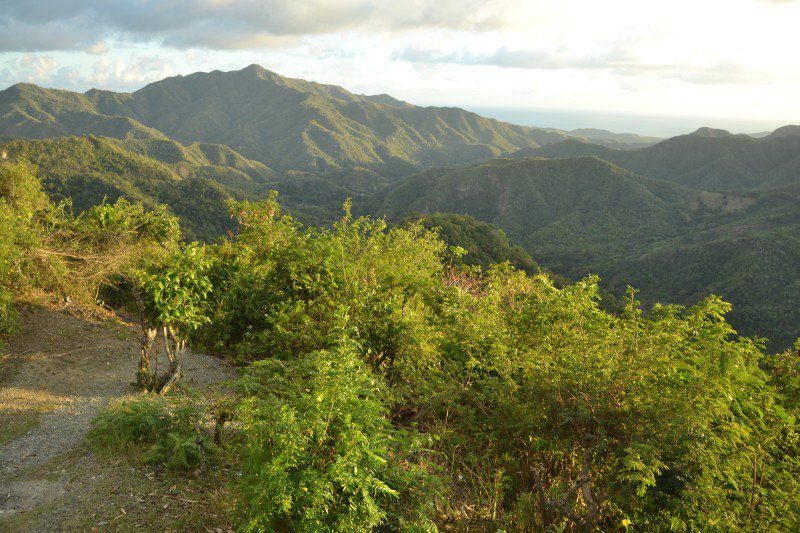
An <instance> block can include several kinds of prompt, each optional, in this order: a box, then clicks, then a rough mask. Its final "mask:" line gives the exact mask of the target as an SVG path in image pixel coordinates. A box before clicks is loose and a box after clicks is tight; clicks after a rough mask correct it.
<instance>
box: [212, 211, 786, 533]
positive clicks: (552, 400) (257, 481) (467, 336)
mask: <svg viewBox="0 0 800 533" xmlns="http://www.w3.org/2000/svg"><path fill="white" fill-rule="evenodd" d="M231 207H232V209H233V211H234V212H235V213H236V214H237V217H238V219H239V222H240V225H241V232H240V234H239V235H238V236H237V237H236V238H235V239H231V240H228V241H226V242H224V243H222V244H221V245H220V246H219V247H218V248H217V249H216V257H217V260H216V263H215V266H214V267H213V269H212V275H211V278H212V280H213V284H214V290H213V291H212V295H211V297H212V300H213V303H212V305H211V307H212V309H213V310H214V312H213V314H212V320H211V323H210V324H208V325H205V326H203V327H201V329H200V330H199V334H198V339H200V340H201V341H202V342H204V343H206V344H207V345H209V346H213V347H216V349H220V350H231V351H234V352H236V353H238V355H239V357H240V361H242V362H251V363H250V365H251V366H250V370H249V372H250V376H251V377H250V378H249V381H246V383H247V384H249V386H250V387H251V388H250V389H249V396H248V400H247V401H246V402H245V403H244V404H243V411H242V417H243V418H244V419H245V420H246V422H245V424H244V428H245V434H246V436H247V438H248V439H251V440H249V441H248V442H249V444H248V446H249V448H248V452H247V453H248V454H254V455H248V457H250V458H251V460H250V462H248V466H247V472H249V474H248V476H247V477H246V481H245V489H244V492H243V494H244V502H243V505H244V506H245V507H244V512H245V515H246V517H247V518H246V520H247V521H248V522H247V523H249V524H250V526H251V527H252V528H254V529H258V528H267V529H268V528H270V527H272V528H279V527H283V526H286V525H287V524H294V525H295V526H296V525H297V524H307V527H308V528H314V527H318V528H319V527H323V526H325V527H335V526H334V525H332V524H334V523H338V524H339V525H341V524H344V523H345V522H341V523H339V522H326V523H320V522H314V521H315V520H322V516H323V515H321V514H318V513H317V511H316V510H315V511H309V513H311V514H309V515H308V516H305V515H302V514H292V513H294V510H297V509H300V508H302V509H317V510H318V509H320V508H321V507H315V506H322V505H323V504H322V503H321V502H328V501H329V500H326V499H325V498H326V497H329V496H324V497H323V496H320V494H324V495H330V494H331V492H330V491H331V490H332V489H330V487H331V485H330V483H332V481H331V478H329V477H327V476H328V474H327V473H326V472H327V470H325V468H323V465H327V464H328V463H327V462H325V461H322V462H321V460H320V459H318V458H317V455H316V454H317V453H322V454H323V457H324V458H325V460H326V461H335V460H336V459H337V458H339V457H340V456H347V454H348V453H352V454H355V457H359V458H362V459H363V456H362V455H361V454H362V453H364V448H362V447H359V446H358V445H357V444H353V446H352V448H347V449H342V448H335V451H325V450H328V449H327V448H324V447H323V448H321V449H318V448H317V447H315V446H313V445H311V444H308V442H311V441H307V440H306V439H312V440H313V439H314V438H321V437H319V435H320V434H321V433H320V430H319V428H320V427H322V428H324V429H326V430H327V428H328V426H327V425H326V421H327V420H328V418H327V416H326V415H325V413H328V412H330V413H338V414H340V415H341V416H342V417H343V418H344V414H343V413H345V412H347V410H346V409H347V408H346V406H347V405H358V406H359V407H358V408H357V409H356V410H357V411H359V412H360V413H361V415H364V416H366V415H367V414H371V415H370V418H369V420H371V421H372V422H370V423H368V421H367V420H365V419H363V418H357V417H356V415H355V414H353V415H352V418H350V420H355V421H359V425H358V426H357V428H356V429H357V430H358V431H359V432H364V431H367V432H368V431H378V430H377V429H376V428H383V429H381V430H380V432H379V433H380V434H382V435H383V434H393V433H394V432H397V431H402V430H409V429H410V430H414V431H421V432H422V435H425V438H427V439H429V441H430V442H432V443H434V445H433V446H432V452H428V453H426V454H423V455H418V456H416V457H415V458H414V459H413V460H411V461H408V464H409V465H414V467H415V468H417V469H420V470H422V471H428V470H429V466H430V465H432V464H435V465H437V468H438V469H439V473H440V475H441V476H443V478H444V479H447V480H448V484H450V485H451V486H452V488H453V490H452V492H450V493H447V495H445V493H442V499H441V500H439V504H437V506H435V507H433V508H427V509H426V510H424V512H423V513H422V515H423V516H427V518H428V519H429V520H434V521H435V522H437V523H439V524H451V525H452V524H456V527H462V528H489V529H491V528H501V527H511V526H512V525H513V526H514V527H526V528H529V529H533V530H545V529H547V528H554V529H558V528H566V529H567V530H579V529H581V528H587V527H590V526H591V527H600V528H602V529H619V528H620V527H629V528H630V527H635V528H639V529H643V530H668V529H672V530H696V529H707V528H708V527H712V528H715V529H719V530H731V529H791V528H793V527H795V526H796V525H797V524H798V520H800V515H798V512H797V497H796V495H797V494H798V490H800V485H798V481H797V479H796V478H797V476H796V473H797V467H798V465H797V459H796V457H797V446H798V442H797V433H796V428H795V422H796V418H797V415H798V413H797V406H796V404H795V403H793V401H792V400H791V399H790V395H791V391H792V390H793V389H792V387H793V386H794V385H793V383H794V381H792V380H791V379H786V378H781V379H783V381H779V380H778V377H777V376H778V375H781V376H785V374H784V373H782V372H783V371H781V372H777V371H776V372H777V373H776V374H775V376H776V377H772V376H771V374H769V373H767V372H766V371H765V370H763V369H762V368H760V367H759V362H760V361H761V359H762V358H763V352H762V348H763V347H762V345H761V344H760V341H757V340H750V339H747V338H739V337H737V336H736V335H735V332H734V331H733V329H732V328H731V326H730V325H729V324H728V323H727V322H726V320H725V315H726V314H727V313H728V312H729V310H730V306H729V305H728V304H726V303H724V302H722V301H721V300H720V299H719V298H717V297H708V298H706V299H704V300H702V301H701V302H700V303H698V304H696V305H694V306H692V307H690V308H683V307H679V306H664V305H656V306H655V307H653V308H652V309H650V310H649V311H648V312H647V313H644V312H643V311H642V310H641V309H640V303H639V302H638V301H637V300H636V299H635V297H634V293H633V291H631V292H630V293H629V295H628V298H627V300H626V301H625V303H624V304H623V306H622V309H621V310H620V312H619V314H611V313H608V312H606V311H604V310H603V307H602V306H601V301H600V291H599V288H598V281H597V278H587V279H584V280H582V281H580V282H578V283H573V284H565V285H564V286H562V287H560V288H559V287H557V286H556V285H554V283H553V282H552V281H551V280H550V278H549V277H548V276H547V275H546V274H537V275H535V276H533V277H529V276H527V275H526V274H525V273H523V272H520V271H517V270H515V269H513V268H512V267H510V266H509V265H501V266H494V267H491V268H489V269H488V270H487V271H486V272H482V271H481V270H479V269H478V270H476V269H474V268H472V267H458V266H448V261H449V259H448V257H447V252H446V250H447V249H446V247H445V246H444V244H443V243H441V242H440V241H438V240H437V238H436V237H435V235H431V234H430V233H429V232H427V231H426V230H424V229H423V228H421V227H419V225H414V224H412V225H410V226H407V227H400V228H391V229H387V228H385V227H384V226H383V225H382V223H380V221H373V220H371V219H353V218H352V217H351V216H350V215H349V213H348V212H347V211H346V213H345V217H344V218H343V219H342V220H341V221H340V222H339V223H337V224H336V225H335V226H334V227H333V228H332V229H329V230H325V229H323V230H319V229H305V228H303V227H302V226H300V225H299V224H298V223H297V222H295V221H294V220H292V219H291V218H290V217H287V216H284V215H281V213H280V209H279V207H278V205H277V203H276V199H275V198H272V199H270V200H268V201H266V202H264V203H258V204H254V203H244V204H233V205H232V206H231ZM332 358H333V359H335V361H336V363H334V362H331V359H332ZM355 358H357V359H358V360H360V362H359V363H358V365H356V363H355V360H356V359H355ZM323 361H324V364H323ZM773 364H774V369H784V368H786V360H785V359H780V360H777V359H776V360H775V361H774V363H773ZM339 365H349V366H345V368H347V371H346V372H345V371H344V370H342V367H341V366H339ZM353 365H354V366H353ZM765 368H767V367H765ZM337 369H338V370H337ZM334 370H335V371H336V372H342V375H341V376H340V375H339V374H337V373H336V372H334ZM331 372H333V374H331ZM345 378H346V379H345ZM353 383H369V384H376V385H375V386H376V390H378V389H381V390H384V391H391V397H390V400H386V399H383V398H388V397H387V396H383V397H382V396H381V395H380V394H377V393H375V395H374V396H371V395H368V394H366V393H361V394H357V395H353V396H341V394H343V392H342V391H343V390H351V389H352V388H353V387H354V385H353ZM378 385H380V387H378ZM328 386H329V387H332V388H333V389H334V390H336V391H338V392H335V393H334V392H332V391H330V390H328V389H326V388H325V387H328ZM337 387H342V388H341V389H340V388H337ZM383 394H386V393H385V392H384V393H383ZM330 395H332V397H335V398H339V400H337V401H336V402H335V404H334V405H333V407H331V406H330V405H329V404H327V403H326V402H327V399H326V398H328V397H329V396H330ZM344 398H350V400H345V399H344ZM373 400H374V401H376V402H378V403H376V404H372V403H369V404H368V405H364V404H362V402H370V401H373ZM350 401H352V402H355V403H348V402H350ZM381 406H382V407H381ZM379 407H380V408H379ZM339 408H341V409H342V410H344V411H338V410H337V409H339ZM319 409H322V411H319ZM326 409H329V410H327V411H326ZM354 409H355V408H354ZM248 417H250V418H248ZM387 421H388V423H387ZM379 422H380V423H379ZM371 423H374V424H377V425H370V424H371ZM348 427H350V426H348ZM275 428H281V429H280V430H278V429H275ZM366 428H372V429H369V430H368V429H366ZM351 429H353V428H351ZM384 432H385V433H384ZM359 434H360V433H359ZM285 435H293V437H292V438H291V439H289V438H288V437H286V436H285ZM381 439H382V437H378V436H375V437H374V438H373V439H372V440H371V442H373V443H374V444H375V445H378V444H380V443H382V442H384V441H382V440H381ZM325 442H326V443H327V445H329V446H334V447H335V446H336V445H337V443H339V442H340V441H339V440H338V437H337V438H331V439H328V440H327V441H325ZM387 446H388V445H387ZM393 453H394V452H393ZM378 456H382V457H384V458H386V457H390V455H389V454H388V453H386V454H383V455H381V454H380V453H379V454H378ZM254 457H255V459H253V458H254ZM290 458H291V460H290ZM265 464H267V465H269V467H268V468H266V469H264V470H259V468H258V465H261V466H263V465H265ZM377 465H378V463H369V466H363V465H362V466H363V467H362V468H360V469H359V472H362V473H363V474H364V476H365V477H363V478H360V479H359V481H357V483H359V484H361V485H362V487H363V488H364V490H365V491H366V493H368V494H371V495H374V494H375V485H374V483H375V478H373V477H370V475H371V474H374V472H376V471H377V470H376V469H377V468H378V466H377ZM365 469H366V470H365ZM337 479H338V478H337ZM349 479H353V478H349ZM377 479H379V480H381V481H383V482H384V483H386V484H387V486H389V487H393V486H392V485H391V484H390V483H389V482H388V481H386V479H388V478H386V477H385V476H383V475H381V476H377ZM279 480H280V481H279ZM308 480H313V481H314V483H319V484H320V485H319V487H323V488H324V490H323V489H321V488H320V489H319V490H321V491H322V492H321V493H318V492H317V489H318V488H319V487H318V486H317V485H316V484H315V485H310V484H306V483H310V481H308ZM336 483H341V481H338V482H336ZM336 483H334V485H335V486H338V485H336ZM303 488H306V489H308V491H309V493H311V495H310V496H309V495H307V494H306V491H304V490H303ZM394 488H395V490H397V488H396V487H394ZM312 489H313V490H312ZM397 492H398V496H399V497H401V498H402V497H403V495H404V494H408V493H409V489H408V488H405V489H403V490H398V491H397ZM578 492H581V493H583V495H582V496H580V497H579V496H577V493H578ZM348 494H350V493H348ZM311 497H313V498H321V499H319V500H317V499H315V500H313V501H312V500H307V499H305V498H311ZM346 501H348V502H350V500H349V499H348V500H346ZM387 501H392V499H391V498H389V499H387ZM267 502H272V503H269V504H268V503H267ZM275 502H282V503H281V504H285V505H286V507H280V506H278V505H277V504H276V503H275ZM296 502H303V503H302V504H301V505H300V506H299V507H298V506H297V504H296ZM787 502H788V503H787ZM251 505H252V507H251ZM331 505H332V504H331ZM353 505H354V506H353V507H351V508H352V509H353V510H354V511H353V513H354V514H353V515H351V516H348V517H347V518H346V519H345V518H343V517H342V516H341V515H340V514H338V513H339V512H338V511H336V512H333V513H332V514H330V515H324V516H325V517H328V518H330V519H331V520H337V521H338V520H362V519H363V520H364V521H365V522H363V523H362V524H377V523H378V522H380V521H381V518H380V517H381V516H383V515H382V514H381V513H380V512H378V511H375V513H377V514H373V513H371V512H370V513H366V512H365V511H363V509H364V508H362V507H361V506H362V505H367V506H369V505H368V504H366V503H364V501H359V503H358V504H353ZM276 506H277V507H276ZM378 508H380V509H384V507H381V506H378ZM256 509H258V510H259V511H258V512H257V511H256ZM276 509H282V510H281V511H278V510H276ZM329 509H332V507H329ZM356 509H359V510H358V511H356ZM373 510H374V509H373ZM259 513H261V514H259ZM275 513H277V514H275ZM365 513H366V514H365ZM417 514H419V513H417ZM393 515H394V511H392V512H391V513H389V515H388V516H393ZM388 516H387V519H388ZM304 520H309V522H303V521H304ZM296 527H301V526H296ZM302 527H306V526H302ZM362 528H366V526H364V525H362Z"/></svg>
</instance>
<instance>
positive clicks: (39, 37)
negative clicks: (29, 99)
mask: <svg viewBox="0 0 800 533" xmlns="http://www.w3.org/2000/svg"><path fill="white" fill-rule="evenodd" d="M515 3H516V2H513V1H511V0H491V1H485V0H484V1H481V0H405V1H403V2H388V1H382V0H377V1H375V0H304V1H297V0H261V1H259V0H225V1H220V0H172V1H159V0H101V1H97V0H39V1H37V2H31V1H30V0H5V1H4V2H3V6H2V9H1V10H0V51H5V52H41V51H53V50H82V49H92V48H94V47H97V46H98V43H101V42H103V41H104V40H105V39H108V38H112V37H113V38H117V39H123V40H131V41H143V42H147V41H155V42H158V43H161V44H163V45H165V46H169V47H174V48H179V49H184V48H193V47H197V48H210V49H220V50H225V49H244V48H256V47H268V46H272V45H276V44H282V43H285V42H286V41H287V40H290V39H292V38H296V37H300V36H306V35H319V34H326V33H335V32H341V31H347V30H356V29H368V30H370V31H375V30H384V31H403V30H414V29H433V28H438V29H455V30H469V31H489V30H496V29H501V28H503V27H504V26H506V25H507V24H509V23H510V22H511V19H510V18H509V17H510V14H511V13H514V11H515V9H514V8H515Z"/></svg>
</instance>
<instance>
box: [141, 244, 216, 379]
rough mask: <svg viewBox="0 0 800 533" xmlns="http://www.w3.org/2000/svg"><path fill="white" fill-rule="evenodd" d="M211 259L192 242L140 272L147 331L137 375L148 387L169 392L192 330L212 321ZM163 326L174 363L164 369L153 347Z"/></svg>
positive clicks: (142, 311) (168, 352) (179, 370)
mask: <svg viewBox="0 0 800 533" xmlns="http://www.w3.org/2000/svg"><path fill="white" fill-rule="evenodd" d="M210 265H211V262H210V259H209V258H208V256H207V254H206V253H205V250H204V249H203V248H202V247H200V246H198V245H197V244H190V245H186V246H183V247H181V248H179V249H178V250H176V251H175V252H172V253H171V254H169V255H166V256H164V257H162V258H160V259H158V260H156V261H153V262H152V263H149V264H147V265H145V266H144V267H143V268H142V269H140V270H139V271H138V272H137V273H136V287H135V289H134V294H135V297H136V299H137V303H138V305H139V308H140V312H141V316H142V333H143V335H142V342H141V351H140V359H139V370H138V372H137V380H138V382H139V384H140V385H141V386H142V387H143V388H144V389H145V390H146V391H150V392H156V393H159V394H166V393H167V392H168V391H169V390H170V389H171V388H172V387H173V386H174V385H175V383H177V382H178V381H179V380H180V378H181V376H182V367H181V357H182V356H183V354H184V351H185V349H186V342H187V335H188V334H189V333H190V332H191V331H193V330H195V329H197V328H198V327H199V326H200V325H201V324H203V323H205V322H207V321H208V317H207V314H206V308H205V303H206V297H207V296H208V293H209V291H210V290H211V282H210V280H209V277H208V271H209V268H210ZM159 328H160V329H161V330H162V333H163V337H164V348H165V353H166V356H167V360H168V365H169V366H168V368H167V370H166V371H165V372H164V373H161V374H159V372H158V352H153V343H154V341H155V339H156V335H157V333H158V329H159Z"/></svg>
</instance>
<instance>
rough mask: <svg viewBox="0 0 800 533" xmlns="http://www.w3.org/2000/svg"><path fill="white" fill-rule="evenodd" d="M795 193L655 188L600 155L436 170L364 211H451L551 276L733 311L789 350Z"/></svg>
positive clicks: (793, 330)
mask: <svg viewBox="0 0 800 533" xmlns="http://www.w3.org/2000/svg"><path fill="white" fill-rule="evenodd" d="M797 193H798V191H797V187H784V188H782V189H776V190H774V191H771V192H768V193H766V192H761V193H755V192H752V193H745V194H737V193H719V192H711V191H703V190H697V189H686V188H683V187H680V186H677V185H675V184H672V183H669V182H666V181H660V180H651V179H648V178H644V177H642V176H638V175H636V174H633V173H631V172H629V171H627V170H623V169H621V168H619V167H616V166H614V165H612V164H610V163H607V162H605V161H603V160H600V159H598V158H595V157H578V158H564V159H541V158H538V159H537V158H520V159H500V160H495V161H491V162H488V163H484V164H480V165H476V166H472V167H468V168H463V169H442V168H439V169H432V170H429V171H426V172H423V173H421V174H418V175H416V176H413V177H411V178H408V179H406V180H404V181H402V182H400V183H397V184H394V185H392V186H391V187H389V188H388V189H387V190H385V191H383V192H382V193H380V194H379V195H376V197H375V198H374V199H373V201H372V203H371V204H370V205H368V206H367V207H366V208H365V209H366V210H368V211H372V212H377V213H386V214H387V215H388V217H389V218H390V219H392V220H400V219H402V218H403V217H404V216H408V215H410V214H412V213H420V214H429V213H438V212H453V213H459V214H465V215H471V216H474V217H476V218H478V219H480V220H484V221H487V222H490V223H492V224H495V225H497V226H498V227H500V228H501V229H502V230H504V231H505V232H506V233H507V234H508V236H509V238H510V239H511V242H513V243H517V244H520V245H522V246H523V247H524V248H525V249H526V250H527V251H528V252H529V253H530V254H531V256H532V257H533V258H534V259H535V260H536V261H537V262H539V263H540V264H541V265H542V266H543V267H545V268H547V269H549V270H552V271H553V272H556V273H558V274H561V275H565V276H568V277H571V278H573V279H575V278H580V277H581V276H584V275H586V274H589V273H596V274H599V275H601V277H602V278H603V279H604V283H605V284H606V286H607V287H608V288H609V289H611V290H613V291H614V292H616V293H618V294H619V293H621V292H623V291H624V290H625V287H626V286H627V285H628V284H632V285H634V286H636V287H637V289H640V290H641V291H642V292H641V296H642V298H643V300H645V301H646V302H649V303H652V302H655V301H662V302H678V303H690V302H693V301H696V300H697V299H698V298H699V297H700V296H701V295H702V294H706V293H708V292H714V293H717V294H720V295H721V296H723V297H724V298H726V299H727V300H730V301H731V302H732V303H733V309H734V311H733V313H732V314H731V322H732V324H734V326H735V327H737V328H739V329H741V331H742V332H744V333H747V334H757V335H761V336H765V337H768V338H769V339H770V340H771V341H773V342H772V343H771V346H772V347H775V348H778V347H781V348H782V347H785V346H787V345H788V344H789V343H791V342H792V341H793V340H794V339H795V338H796V337H797V333H798V331H797V328H798V324H800V311H798V308H797V306H796V302H797V301H798V297H800V292H798V291H800V282H798V280H800V270H798V268H799V267H798V265H800V262H799V261H798V250H800V246H798V243H799V242H800V241H798V237H799V236H800V207H798V205H797V202H796V198H797V196H798V195H797Z"/></svg>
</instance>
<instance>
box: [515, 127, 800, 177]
mask: <svg viewBox="0 0 800 533" xmlns="http://www.w3.org/2000/svg"><path fill="white" fill-rule="evenodd" d="M584 155H595V156H597V157H600V158H602V159H605V160H606V161H609V162H612V163H614V164H616V165H619V166H621V167H623V168H626V169H628V170H631V171H633V172H637V173H639V174H642V175H644V176H648V177H651V178H657V179H665V180H669V181H673V182H675V183H678V184H681V185H685V186H687V187H699V188H705V189H717V190H744V189H762V188H770V187H779V186H783V185H788V184H792V183H798V182H800V128H798V127H797V126H785V127H783V128H779V129H777V130H775V131H774V132H773V133H772V134H770V135H767V136H765V137H762V138H754V137H750V136H748V135H732V134H731V133H729V132H727V131H725V130H713V129H711V128H701V129H699V130H698V131H696V132H694V133H690V134H687V135H679V136H677V137H672V138H669V139H666V140H664V141H661V142H659V143H657V144H654V145H653V146H649V147H646V148H638V149H634V150H615V149H613V148H609V147H606V146H600V145H596V144H591V143H584V142H581V141H579V140H574V139H568V140H565V141H563V142H561V143H556V144H553V145H548V146H544V147H539V148H524V149H521V150H519V151H518V152H516V153H514V154H512V155H511V157H531V156H542V157H574V156H584Z"/></svg>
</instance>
